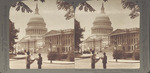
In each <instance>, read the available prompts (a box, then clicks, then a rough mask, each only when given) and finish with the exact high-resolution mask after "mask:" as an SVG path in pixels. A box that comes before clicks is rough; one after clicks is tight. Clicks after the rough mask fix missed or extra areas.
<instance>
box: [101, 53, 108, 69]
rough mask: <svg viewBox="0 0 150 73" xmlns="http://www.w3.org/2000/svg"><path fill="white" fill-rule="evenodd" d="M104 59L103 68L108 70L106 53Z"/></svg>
mask: <svg viewBox="0 0 150 73" xmlns="http://www.w3.org/2000/svg"><path fill="white" fill-rule="evenodd" d="M103 55H104V57H102V63H103V68H104V69H106V68H107V67H106V64H107V56H106V53H105V52H104V53H103Z"/></svg>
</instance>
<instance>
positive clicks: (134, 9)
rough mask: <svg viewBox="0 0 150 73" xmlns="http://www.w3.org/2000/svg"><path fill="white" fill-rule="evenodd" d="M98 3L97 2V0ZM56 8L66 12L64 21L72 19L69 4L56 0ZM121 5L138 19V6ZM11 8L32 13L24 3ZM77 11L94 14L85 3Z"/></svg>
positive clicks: (72, 11) (71, 9)
mask: <svg viewBox="0 0 150 73" xmlns="http://www.w3.org/2000/svg"><path fill="white" fill-rule="evenodd" d="M34 1H41V2H42V3H43V2H45V0H34ZM97 1H98V0H97ZM108 1H109V0H103V2H108ZM56 4H57V7H58V9H59V10H65V11H67V13H66V14H65V15H64V17H65V18H66V20H69V19H71V18H73V17H74V9H73V6H72V5H71V4H69V3H68V2H65V1H63V0H57V1H56ZM121 4H122V7H123V9H130V10H131V12H130V14H129V16H130V18H132V19H133V18H135V17H138V16H139V15H140V10H139V7H138V5H137V4H136V3H135V2H129V0H121ZM12 7H16V10H17V11H20V10H21V11H22V12H27V13H30V12H32V10H31V9H30V8H29V7H28V5H26V4H25V3H24V2H22V1H19V2H17V3H15V4H13V5H12ZM78 7H79V10H80V11H81V10H84V11H85V12H88V11H89V12H94V11H95V9H94V8H93V7H92V6H91V5H90V4H88V3H87V2H86V1H85V2H82V3H79V6H78Z"/></svg>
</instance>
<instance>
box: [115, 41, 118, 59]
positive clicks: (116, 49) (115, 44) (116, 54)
mask: <svg viewBox="0 0 150 73" xmlns="http://www.w3.org/2000/svg"><path fill="white" fill-rule="evenodd" d="M114 44H115V51H116V62H118V54H117V53H118V52H117V40H116V39H115V40H114Z"/></svg>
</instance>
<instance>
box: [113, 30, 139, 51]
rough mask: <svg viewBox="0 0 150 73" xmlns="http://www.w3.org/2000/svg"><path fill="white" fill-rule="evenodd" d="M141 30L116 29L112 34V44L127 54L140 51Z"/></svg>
mask: <svg viewBox="0 0 150 73" xmlns="http://www.w3.org/2000/svg"><path fill="white" fill-rule="evenodd" d="M139 38H140V37H139V28H130V29H116V30H115V31H113V32H112V33H111V34H110V44H111V45H112V46H114V47H117V49H121V50H123V51H125V52H126V53H127V52H129V53H132V52H134V50H135V49H139V48H138V47H139Z"/></svg>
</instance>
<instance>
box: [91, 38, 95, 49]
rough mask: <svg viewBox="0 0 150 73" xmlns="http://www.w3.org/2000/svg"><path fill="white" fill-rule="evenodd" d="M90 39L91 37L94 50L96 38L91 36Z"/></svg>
mask: <svg viewBox="0 0 150 73" xmlns="http://www.w3.org/2000/svg"><path fill="white" fill-rule="evenodd" d="M91 38H92V39H93V48H94V49H93V50H94V51H95V38H96V36H93V37H91Z"/></svg>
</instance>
